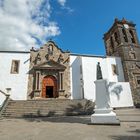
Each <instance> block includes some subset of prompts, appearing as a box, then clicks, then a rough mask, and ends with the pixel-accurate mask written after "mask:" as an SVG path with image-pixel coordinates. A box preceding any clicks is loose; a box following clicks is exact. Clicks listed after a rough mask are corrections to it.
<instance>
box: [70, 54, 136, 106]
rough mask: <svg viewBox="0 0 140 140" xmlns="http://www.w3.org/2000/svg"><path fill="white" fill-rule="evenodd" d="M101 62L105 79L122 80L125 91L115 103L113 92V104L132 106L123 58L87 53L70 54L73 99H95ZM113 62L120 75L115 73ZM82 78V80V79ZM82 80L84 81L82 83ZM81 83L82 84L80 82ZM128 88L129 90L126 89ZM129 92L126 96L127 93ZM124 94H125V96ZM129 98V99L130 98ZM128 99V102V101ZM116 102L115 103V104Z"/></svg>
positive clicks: (111, 80) (110, 80)
mask: <svg viewBox="0 0 140 140" xmlns="http://www.w3.org/2000/svg"><path fill="white" fill-rule="evenodd" d="M98 62H100V66H101V69H102V75H103V78H104V79H107V80H108V81H109V82H117V83H118V82H121V83H119V84H121V85H122V88H123V91H122V93H121V96H120V100H118V101H116V102H117V103H116V104H115V102H114V100H115V97H116V96H115V97H114V95H112V94H111V100H112V106H113V107H115V105H116V106H118V107H123V106H124V107H125V106H132V103H133V102H132V100H131V99H132V96H131V90H129V89H130V86H129V84H128V83H122V82H124V74H123V68H122V64H121V59H120V58H119V57H107V58H106V57H98V56H87V55H76V54H75V55H74V54H72V55H71V56H70V64H71V65H70V66H71V67H70V69H71V71H70V74H71V85H72V86H71V95H72V96H71V99H83V98H85V99H88V100H92V101H95V93H96V89H95V83H94V81H95V80H96V75H97V74H96V73H97V72H96V71H97V63H98ZM112 64H115V65H116V66H117V69H118V75H113V72H112V66H111V65H112ZM80 65H82V74H80ZM81 79H82V80H81ZM81 81H82V83H81ZM80 83H81V84H80ZM126 89H127V90H126ZM127 94H129V96H128V97H126V98H125V95H127ZM123 95H124V96H123ZM128 98H129V100H128ZM126 101H128V103H126ZM113 102H114V104H113Z"/></svg>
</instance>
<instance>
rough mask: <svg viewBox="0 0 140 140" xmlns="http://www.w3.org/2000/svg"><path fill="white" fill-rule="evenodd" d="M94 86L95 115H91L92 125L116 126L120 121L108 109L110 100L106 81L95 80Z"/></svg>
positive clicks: (110, 109)
mask: <svg viewBox="0 0 140 140" xmlns="http://www.w3.org/2000/svg"><path fill="white" fill-rule="evenodd" d="M95 85H96V101H95V104H96V106H95V110H94V111H95V113H94V114H92V115H91V123H92V124H112V125H113V124H114V125H115V124H116V125H119V124H120V121H119V120H118V119H117V117H116V113H114V112H113V110H112V108H110V98H109V93H108V89H107V80H105V79H102V80H97V81H95Z"/></svg>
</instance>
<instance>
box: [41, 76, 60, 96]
mask: <svg viewBox="0 0 140 140" xmlns="http://www.w3.org/2000/svg"><path fill="white" fill-rule="evenodd" d="M48 87H52V88H53V89H52V92H53V93H52V94H53V98H55V97H57V95H58V94H57V80H56V78H55V77H54V76H46V77H44V78H43V81H42V97H43V98H49V95H48V93H47V89H48Z"/></svg>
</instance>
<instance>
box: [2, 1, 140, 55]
mask: <svg viewBox="0 0 140 140" xmlns="http://www.w3.org/2000/svg"><path fill="white" fill-rule="evenodd" d="M139 6H140V0H0V50H1V51H2V50H7V51H10V50H11V51H14V50H18V51H29V50H30V48H31V47H35V48H39V47H41V46H42V45H43V44H45V43H46V42H47V41H48V40H50V39H51V40H53V41H54V42H55V43H56V44H57V45H58V47H60V48H61V49H62V50H64V51H65V50H69V51H70V52H71V53H78V54H93V55H105V47H104V41H103V34H104V33H106V32H107V31H108V30H109V28H110V27H111V26H112V24H113V22H114V19H115V18H118V19H122V18H123V17H124V18H125V19H127V20H129V21H133V22H134V23H136V25H137V26H136V29H137V33H138V36H139V37H140V20H139V19H140V10H139Z"/></svg>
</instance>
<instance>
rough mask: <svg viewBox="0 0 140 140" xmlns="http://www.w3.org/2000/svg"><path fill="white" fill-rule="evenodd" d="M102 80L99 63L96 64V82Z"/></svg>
mask: <svg viewBox="0 0 140 140" xmlns="http://www.w3.org/2000/svg"><path fill="white" fill-rule="evenodd" d="M100 79H103V77H102V70H101V66H100V62H98V64H97V80H100Z"/></svg>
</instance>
